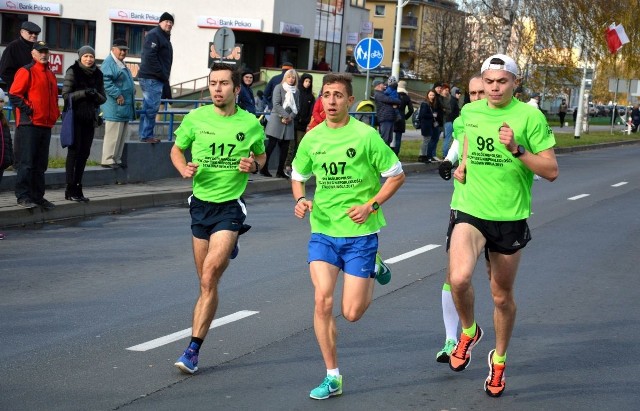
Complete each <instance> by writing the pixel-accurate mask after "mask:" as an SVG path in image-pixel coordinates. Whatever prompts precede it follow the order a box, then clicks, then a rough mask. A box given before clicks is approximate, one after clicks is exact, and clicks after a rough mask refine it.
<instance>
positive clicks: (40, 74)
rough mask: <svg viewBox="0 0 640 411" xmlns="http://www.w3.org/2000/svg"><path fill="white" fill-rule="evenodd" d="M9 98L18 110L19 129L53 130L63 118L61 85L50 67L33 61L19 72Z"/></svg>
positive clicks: (17, 123) (17, 121)
mask: <svg viewBox="0 0 640 411" xmlns="http://www.w3.org/2000/svg"><path fill="white" fill-rule="evenodd" d="M9 98H10V99H11V104H12V105H13V106H14V107H16V108H17V115H16V125H17V126H24V125H33V126H40V127H49V128H51V127H53V126H54V125H55V124H56V120H58V117H60V108H59V107H58V84H57V81H56V76H55V75H54V74H53V72H51V70H50V69H49V64H42V63H39V62H37V61H34V62H32V63H31V64H29V65H27V66H24V67H21V68H19V69H18V71H17V72H16V76H15V78H14V80H13V84H12V85H11V90H9Z"/></svg>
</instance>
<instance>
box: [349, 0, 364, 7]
mask: <svg viewBox="0 0 640 411" xmlns="http://www.w3.org/2000/svg"><path fill="white" fill-rule="evenodd" d="M365 3H366V0H351V6H352V7H361V8H363V9H364V7H365V6H366V4H365Z"/></svg>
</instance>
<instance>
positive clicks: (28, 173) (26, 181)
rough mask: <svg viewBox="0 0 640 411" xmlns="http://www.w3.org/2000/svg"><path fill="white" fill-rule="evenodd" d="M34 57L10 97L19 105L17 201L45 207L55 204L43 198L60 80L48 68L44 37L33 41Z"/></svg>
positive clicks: (22, 70)
mask: <svg viewBox="0 0 640 411" xmlns="http://www.w3.org/2000/svg"><path fill="white" fill-rule="evenodd" d="M31 57H32V58H33V60H34V61H32V62H31V63H30V64H27V65H26V66H24V67H21V68H19V69H18V71H17V72H16V75H15V78H14V81H13V84H12V85H11V90H9V98H10V100H11V104H12V105H13V106H14V107H16V109H17V110H16V112H17V114H16V130H18V132H17V133H16V141H17V144H18V145H19V146H20V153H19V155H20V161H19V165H18V170H17V171H18V175H17V178H16V187H15V193H16V198H17V199H18V205H19V206H21V207H24V208H34V207H36V206H38V205H39V206H40V207H42V208H43V209H45V210H51V209H53V208H55V205H54V204H53V203H51V202H50V201H48V200H46V199H45V198H44V173H45V171H47V167H48V164H49V142H50V140H51V128H52V127H53V126H54V125H55V124H56V120H58V117H60V109H59V108H58V82H57V81H56V76H55V75H54V74H53V72H52V71H51V69H49V46H48V45H47V43H45V42H44V41H38V42H35V43H34V44H33V50H31Z"/></svg>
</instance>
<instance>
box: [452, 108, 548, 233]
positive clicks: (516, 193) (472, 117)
mask: <svg viewBox="0 0 640 411" xmlns="http://www.w3.org/2000/svg"><path fill="white" fill-rule="evenodd" d="M460 116H461V118H462V121H463V124H464V133H465V134H466V136H467V139H468V144H469V147H468V153H467V178H466V183H465V188H464V190H462V191H461V192H460V197H459V198H458V202H457V204H456V209H457V210H460V211H463V212H465V213H467V214H470V215H472V216H474V217H477V218H481V219H484V220H490V221H516V220H522V219H525V218H528V217H529V215H531V185H532V183H533V172H532V171H531V170H529V168H527V167H526V166H525V165H524V164H523V163H522V162H521V161H520V160H518V159H517V158H515V157H514V156H513V154H511V153H510V152H509V151H508V150H507V148H506V147H505V146H504V144H502V143H500V138H499V136H498V130H499V128H500V126H502V123H503V122H504V123H507V124H508V125H509V127H511V129H512V130H513V133H514V138H515V140H516V142H517V144H521V145H523V146H524V147H525V148H526V149H527V151H529V152H531V153H534V154H536V153H539V152H541V151H544V150H547V149H550V148H552V147H553V146H554V145H555V144H556V140H555V137H554V135H553V131H552V130H551V127H549V124H548V123H547V120H546V118H545V117H544V115H543V114H542V112H541V111H540V110H538V109H536V108H535V107H532V106H530V105H528V104H525V103H522V102H521V101H519V100H517V99H515V98H514V99H512V101H511V103H509V105H507V106H506V107H504V108H489V106H488V105H487V100H478V101H475V102H473V103H469V104H465V106H464V107H463V108H462V112H461V114H460ZM452 207H453V206H452Z"/></svg>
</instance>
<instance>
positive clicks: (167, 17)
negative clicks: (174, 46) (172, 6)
mask: <svg viewBox="0 0 640 411" xmlns="http://www.w3.org/2000/svg"><path fill="white" fill-rule="evenodd" d="M165 20H169V21H171V22H172V23H174V22H175V21H174V20H173V16H172V15H171V14H169V13H167V12H166V11H165V12H164V13H162V16H160V20H158V23H162V22H163V21H165Z"/></svg>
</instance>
